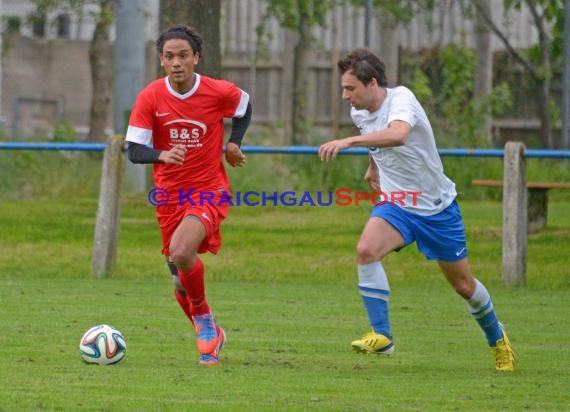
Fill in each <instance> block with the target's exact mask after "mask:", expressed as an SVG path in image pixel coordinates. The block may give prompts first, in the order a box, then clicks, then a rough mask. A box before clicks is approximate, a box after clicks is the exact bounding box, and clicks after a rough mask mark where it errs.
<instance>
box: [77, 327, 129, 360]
mask: <svg viewBox="0 0 570 412" xmlns="http://www.w3.org/2000/svg"><path fill="white" fill-rule="evenodd" d="M79 350H80V352H81V357H82V358H83V360H84V361H85V362H87V363H94V364H97V365H115V364H117V363H119V362H121V361H122V360H123V359H125V355H126V354H127V342H126V341H125V337H124V336H123V334H122V333H121V332H120V331H119V330H118V329H116V328H114V327H112V326H110V325H104V324H103V325H97V326H93V327H92V328H91V329H89V330H88V331H87V332H85V334H84V335H83V337H82V338H81V342H79Z"/></svg>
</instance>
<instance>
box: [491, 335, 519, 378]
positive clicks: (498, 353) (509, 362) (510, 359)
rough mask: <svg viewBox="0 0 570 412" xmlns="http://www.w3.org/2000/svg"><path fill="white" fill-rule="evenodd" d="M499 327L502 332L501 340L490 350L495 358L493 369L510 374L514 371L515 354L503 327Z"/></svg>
mask: <svg viewBox="0 0 570 412" xmlns="http://www.w3.org/2000/svg"><path fill="white" fill-rule="evenodd" d="M499 325H500V326H501V330H502V331H503V338H502V339H499V340H498V341H497V343H496V345H495V346H493V347H492V348H491V350H492V351H493V355H494V356H495V369H497V370H498V371H500V372H512V371H514V370H515V352H514V351H513V348H512V346H511V342H510V341H509V338H508V336H507V332H505V329H504V327H503V325H502V324H499Z"/></svg>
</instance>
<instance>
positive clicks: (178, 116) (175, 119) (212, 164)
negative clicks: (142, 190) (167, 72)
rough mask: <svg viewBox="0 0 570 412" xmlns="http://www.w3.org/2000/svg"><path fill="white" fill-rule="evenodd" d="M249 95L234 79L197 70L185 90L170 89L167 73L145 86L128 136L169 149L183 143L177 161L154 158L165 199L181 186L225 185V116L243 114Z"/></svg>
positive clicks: (205, 187) (202, 188) (156, 177)
mask: <svg viewBox="0 0 570 412" xmlns="http://www.w3.org/2000/svg"><path fill="white" fill-rule="evenodd" d="M248 101H249V95H248V94H247V93H246V92H244V91H243V90H241V89H240V88H238V87H237V86H236V85H234V84H233V83H230V82H228V81H225V80H217V79H213V78H210V77H206V76H201V75H199V74H197V73H196V82H195V84H194V87H192V89H191V90H190V91H188V92H187V93H185V94H180V93H178V92H176V91H175V90H173V89H172V87H171V86H170V83H169V82H168V77H165V78H162V79H159V80H155V81H154V82H152V83H150V84H149V85H148V86H147V87H145V88H144V89H143V90H142V91H141V92H140V94H139V96H138V97H137V100H136V102H135V105H134V107H133V110H132V113H131V118H130V120H129V128H128V131H127V137H126V139H127V141H129V142H134V143H139V144H144V145H149V144H151V143H152V145H153V147H154V149H158V150H170V149H171V148H172V147H173V146H174V145H177V144H182V145H184V146H186V148H187V152H186V158H185V159H184V164H182V165H181V166H176V165H167V164H162V163H155V164H154V182H155V186H156V187H157V188H161V189H165V190H166V191H167V192H168V194H169V196H170V201H169V203H175V202H178V197H179V196H178V195H179V191H180V190H183V191H184V193H186V192H188V191H189V190H192V189H195V192H196V193H197V192H200V191H210V192H211V191H216V190H218V189H223V190H225V191H229V182H228V176H227V174H226V170H225V168H224V163H223V144H224V124H223V118H224V117H226V118H231V117H242V116H243V115H244V114H245V111H246V108H247V103H248Z"/></svg>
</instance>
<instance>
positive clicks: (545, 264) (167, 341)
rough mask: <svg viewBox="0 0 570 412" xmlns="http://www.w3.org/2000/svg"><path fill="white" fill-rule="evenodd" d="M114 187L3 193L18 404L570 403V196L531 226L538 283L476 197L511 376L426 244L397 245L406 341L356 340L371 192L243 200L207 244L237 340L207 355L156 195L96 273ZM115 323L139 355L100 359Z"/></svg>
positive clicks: (4, 387)
mask: <svg viewBox="0 0 570 412" xmlns="http://www.w3.org/2000/svg"><path fill="white" fill-rule="evenodd" d="M96 206H97V205H96V200H94V199H93V198H91V197H87V198H74V197H69V198H59V199H54V198H49V197H48V198H41V199H37V200H13V201H4V202H0V228H1V235H0V250H1V251H2V252H1V253H0V307H1V310H0V327H1V330H2V333H0V411H6V412H7V411H33V410H37V411H44V410H47V411H75V410H87V411H91V410H93V411H179V410H192V411H250V410H251V411H275V410H277V411H304V410H315V411H316V410H319V411H351V410H353V411H378V410H391V411H400V410H402V411H442V410H446V411H447V410H453V411H489V410H493V411H495V410H497V411H498V410H513V411H520V410H533V411H549V410H550V411H562V410H570V397H569V396H568V387H569V385H570V373H569V370H568V366H569V365H570V363H569V359H570V349H569V345H568V342H570V316H569V315H570V254H569V253H568V239H569V238H570V214H569V213H568V212H567V211H568V208H569V207H570V202H565V201H562V202H554V203H552V204H551V205H550V206H551V207H550V216H549V227H548V228H547V229H546V230H545V231H543V232H541V233H539V234H537V235H533V236H531V238H530V239H529V250H528V256H529V262H528V282H527V286H526V287H524V288H518V289H509V288H505V287H502V286H501V282H500V270H501V210H502V208H501V204H500V203H497V202H465V201H463V202H461V207H462V211H463V215H464V218H465V222H466V226H467V229H468V237H469V246H470V259H471V262H472V266H473V268H474V271H475V272H476V273H477V276H478V277H479V278H480V279H481V280H482V281H483V282H484V283H485V284H486V285H487V287H488V289H489V290H490V292H491V294H492V296H493V299H494V304H495V307H496V309H497V312H498V315H499V316H500V318H501V319H502V320H503V322H504V323H505V324H506V325H507V327H508V330H509V332H510V335H511V340H512V342H513V345H514V347H515V350H516V353H517V355H518V368H517V370H516V371H515V372H514V373H507V374H499V373H497V372H495V370H494V364H493V359H492V356H491V353H490V351H489V350H488V349H487V347H486V343H485V340H484V337H483V334H482V332H480V330H479V329H478V327H477V326H476V323H475V322H474V321H473V320H472V319H471V318H470V315H469V314H468V313H467V311H466V309H465V305H464V303H463V302H462V300H461V299H460V298H458V297H457V296H456V295H455V294H454V293H453V291H452V290H451V288H450V287H449V286H447V284H446V283H445V281H444V279H443V277H442V276H441V275H440V274H439V273H438V271H437V267H436V265H435V264H434V263H433V262H428V261H426V260H425V259H424V258H423V257H422V256H421V255H419V253H418V252H417V251H416V249H415V246H412V247H409V248H407V249H405V250H403V251H402V252H400V253H397V254H393V255H390V256H389V257H388V258H387V259H386V260H385V266H386V269H387V271H388V274H389V277H390V280H391V287H392V299H391V319H392V324H393V333H394V335H395V344H396V353H395V355H394V356H393V357H391V358H378V357H374V356H363V355H357V354H353V353H352V352H351V351H350V347H349V342H350V341H351V340H352V339H355V338H356V337H359V336H360V335H361V334H363V333H364V332H366V331H367V327H368V326H367V321H366V317H365V313H364V310H363V308H362V305H361V302H360V297H359V295H358V292H357V289H356V272H355V266H354V260H355V257H354V246H355V242H356V240H357V238H358V234H359V232H360V230H361V227H362V225H363V223H364V222H365V220H366V218H367V214H368V206H363V207H358V208H357V207H316V208H311V207H306V208H295V207H249V208H248V207H235V208H233V209H232V211H231V214H230V217H229V218H228V220H227V221H226V222H225V223H224V225H223V234H224V247H223V248H222V251H221V252H220V254H219V255H218V256H211V255H207V256H205V257H204V261H205V263H206V270H207V279H208V280H207V289H208V296H209V301H210V304H211V305H212V307H213V308H214V310H215V312H216V315H217V319H218V320H219V321H220V323H221V324H222V325H223V326H224V327H225V328H226V330H227V332H228V335H229V341H228V343H227V346H226V347H225V349H224V350H223V351H222V354H221V359H222V365H220V366H216V367H204V366H200V365H198V364H197V351H196V348H195V344H194V334H193V331H192V329H191V327H190V324H189V322H188V321H187V320H186V319H185V317H184V316H183V314H182V312H181V311H180V310H179V309H178V307H177V304H176V303H175V301H174V299H173V297H172V294H171V286H170V277H169V275H168V271H167V268H166V266H165V264H164V262H163V258H162V257H161V256H160V236H159V233H158V228H157V224H156V222H155V218H154V209H153V208H152V207H151V206H150V205H148V203H146V196H145V195H140V196H130V197H127V198H126V199H124V202H123V210H122V220H121V232H120V246H119V256H118V259H117V263H116V267H115V271H114V273H113V276H112V277H111V278H107V279H94V278H93V277H92V276H91V274H90V267H91V251H92V242H93V224H94V219H95V214H96V208H97V207H96ZM98 323H110V324H112V325H114V326H116V327H117V328H119V329H120V330H122V331H123V333H124V334H125V336H126V339H127V344H128V351H127V358H126V360H125V361H124V362H123V363H121V364H119V365H116V366H109V367H97V366H92V365H87V364H84V363H83V362H82V360H81V358H80V356H79V350H78V344H79V339H80V337H81V335H82V334H83V332H84V331H86V330H87V329H88V328H89V327H91V326H93V325H95V324H98Z"/></svg>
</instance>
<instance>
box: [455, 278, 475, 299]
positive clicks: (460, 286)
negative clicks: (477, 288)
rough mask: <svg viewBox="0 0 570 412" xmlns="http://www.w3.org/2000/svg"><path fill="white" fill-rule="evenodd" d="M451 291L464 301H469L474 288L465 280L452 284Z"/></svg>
mask: <svg viewBox="0 0 570 412" xmlns="http://www.w3.org/2000/svg"><path fill="white" fill-rule="evenodd" d="M453 289H454V290H455V292H456V293H457V294H458V295H459V296H461V297H462V298H464V299H469V298H470V297H471V296H473V292H474V288H473V286H472V284H471V283H470V282H468V281H467V279H461V280H459V281H456V282H453Z"/></svg>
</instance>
